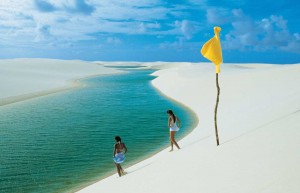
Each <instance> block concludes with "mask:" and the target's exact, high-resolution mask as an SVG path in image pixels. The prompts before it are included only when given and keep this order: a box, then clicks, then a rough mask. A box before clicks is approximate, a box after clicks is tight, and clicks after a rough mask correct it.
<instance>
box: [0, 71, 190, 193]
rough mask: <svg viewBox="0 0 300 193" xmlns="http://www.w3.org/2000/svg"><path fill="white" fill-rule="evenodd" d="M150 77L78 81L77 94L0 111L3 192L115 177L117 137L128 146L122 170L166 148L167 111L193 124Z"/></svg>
mask: <svg viewBox="0 0 300 193" xmlns="http://www.w3.org/2000/svg"><path fill="white" fill-rule="evenodd" d="M152 72H153V71H150V70H128V73H125V74H119V75H110V76H100V77H94V78H89V79H85V80H82V81H81V82H83V83H84V84H85V85H86V86H85V87H83V88H80V89H74V90H71V91H66V92H61V93H56V94H52V95H48V96H44V97H39V98H35V99H31V100H26V101H23V102H18V103H14V104H10V105H6V106H2V107H0V117H1V122H0V150H1V154H0V179H1V180H0V192H1V193H2V192H3V193H4V192H5V193H16V192H18V193H20V192H64V191H70V190H74V189H76V188H78V187H81V186H84V185H88V184H90V183H92V182H94V181H96V180H99V179H101V178H102V177H104V176H106V175H109V174H111V173H112V172H115V166H114V164H113V162H112V151H113V145H114V136H115V135H120V136H121V137H122V141H123V142H125V143H126V145H127V147H128V150H129V151H128V154H127V157H126V163H124V167H126V166H129V165H132V164H133V163H136V162H138V161H140V160H141V159H143V158H145V157H147V156H149V155H151V154H154V153H156V152H158V151H159V150H161V149H162V148H164V147H166V146H167V145H168V137H169V136H168V135H169V133H168V128H167V114H166V110H167V109H173V110H174V111H175V113H176V114H177V115H178V116H179V117H180V118H181V120H182V122H183V128H182V129H181V130H180V132H178V136H177V137H178V138H180V137H183V136H184V135H185V134H187V133H188V132H189V131H190V130H191V129H192V127H193V126H194V124H195V116H194V115H193V114H192V113H191V112H190V111H188V110H187V109H186V108H184V107H183V106H181V105H179V104H178V103H175V102H174V101H170V100H169V99H166V98H165V97H163V96H161V95H160V94H159V93H158V92H157V91H156V90H155V89H154V88H153V87H152V86H151V84H150V81H151V80H152V79H153V78H155V77H153V76H150V74H151V73H152Z"/></svg>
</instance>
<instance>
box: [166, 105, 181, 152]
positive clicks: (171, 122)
mask: <svg viewBox="0 0 300 193" xmlns="http://www.w3.org/2000/svg"><path fill="white" fill-rule="evenodd" d="M167 113H168V116H169V118H168V127H169V128H170V143H171V150H170V151H173V145H175V146H176V147H177V148H178V149H180V147H179V145H178V144H177V142H176V140H175V134H176V132H177V131H179V128H180V126H181V122H180V120H179V118H178V117H177V116H175V115H174V113H173V111H172V110H167ZM177 123H178V126H177Z"/></svg>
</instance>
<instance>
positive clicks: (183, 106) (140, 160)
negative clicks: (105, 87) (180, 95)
mask: <svg viewBox="0 0 300 193" xmlns="http://www.w3.org/2000/svg"><path fill="white" fill-rule="evenodd" d="M112 67H114V66H112ZM141 69H149V66H143V68H141ZM158 70H159V69H155V72H156V71H158ZM155 72H154V73H155ZM150 75H151V76H153V75H152V74H150ZM150 84H151V87H152V88H153V89H154V90H155V91H156V92H157V93H159V95H161V96H162V97H164V98H166V99H167V100H169V101H172V102H173V103H176V104H177V105H179V106H182V108H184V109H186V110H187V111H188V112H189V113H190V114H192V115H193V121H194V122H195V123H194V124H193V126H192V128H189V129H188V131H185V133H184V134H183V135H182V136H180V138H178V140H177V141H178V142H180V141H181V140H182V139H184V138H185V137H187V136H188V135H189V134H190V133H192V132H193V130H194V129H196V127H197V125H198V124H199V118H198V116H197V114H196V113H195V112H194V111H193V110H192V109H191V108H190V107H188V106H186V105H185V104H184V103H181V102H180V101H177V100H175V99H173V98H172V97H171V96H167V95H165V94H164V93H163V92H162V91H161V90H159V89H158V88H157V87H156V86H154V85H153V80H151V81H150ZM169 147H170V145H169V144H168V145H165V146H163V147H161V148H158V149H157V150H155V151H154V152H151V153H149V154H147V155H145V156H143V157H141V158H140V159H138V160H137V161H135V162H133V163H130V164H129V165H128V166H126V168H124V169H125V170H127V169H128V168H131V167H134V166H136V165H139V164H143V163H144V162H145V161H146V160H149V159H151V158H153V157H155V156H158V154H160V153H161V152H162V151H168V148H169ZM115 175H116V171H115V170H114V171H112V172H109V173H108V174H106V175H104V176H102V177H99V178H98V179H97V180H95V181H94V182H91V183H89V184H86V185H83V186H80V187H79V188H74V189H72V190H67V191H66V192H65V193H73V192H80V191H82V190H84V189H85V188H87V187H89V186H92V185H93V184H95V183H98V182H101V181H103V180H106V179H108V178H110V177H112V176H115Z"/></svg>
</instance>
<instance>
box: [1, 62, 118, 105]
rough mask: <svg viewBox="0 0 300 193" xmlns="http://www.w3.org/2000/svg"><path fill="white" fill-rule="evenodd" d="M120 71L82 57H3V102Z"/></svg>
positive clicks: (65, 87) (3, 103)
mask: <svg viewBox="0 0 300 193" xmlns="http://www.w3.org/2000/svg"><path fill="white" fill-rule="evenodd" d="M119 72H120V71H118V70H115V69H111V68H105V67H103V66H100V65H97V64H95V63H91V62H84V61H79V60H55V59H8V60H0V82H1V84H0V90H1V93H0V105H5V104H9V103H13V102H16V101H22V100H24V99H28V98H33V97H37V96H41V95H46V94H50V93H53V92H57V91H61V90H65V89H69V88H74V87H76V86H78V85H76V80H77V79H80V78H84V77H87V76H94V75H101V74H113V73H119Z"/></svg>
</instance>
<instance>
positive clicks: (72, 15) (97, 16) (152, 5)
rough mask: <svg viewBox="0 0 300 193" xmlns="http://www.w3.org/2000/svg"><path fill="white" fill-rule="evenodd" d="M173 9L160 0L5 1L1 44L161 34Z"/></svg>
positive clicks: (0, 23)
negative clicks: (122, 34) (106, 34)
mask: <svg viewBox="0 0 300 193" xmlns="http://www.w3.org/2000/svg"><path fill="white" fill-rule="evenodd" d="M171 11H173V13H175V12H176V9H175V8H167V7H164V6H162V3H161V1H160V0H131V1H127V0H101V1H98V0H22V1H19V0H1V2H0V32H2V33H1V34H2V38H1V39H0V44H1V42H2V44H5V43H6V42H7V41H13V42H18V41H24V42H26V41H27V42H28V44H32V43H33V42H40V41H47V39H48V41H57V42H59V41H61V42H65V41H80V40H91V39H94V38H95V36H94V35H93V34H96V33H124V34H159V31H162V32H163V31H164V29H162V25H161V24H160V23H159V22H158V21H162V20H166V19H168V17H170V15H168V14H170V12H171ZM45 26H47V27H45ZM46 28H47V33H48V34H47V35H46V34H45V32H46ZM43 30H44V31H43ZM12 31H13V33H11V32H12ZM42 32H43V33H42ZM17 35H18V38H17V39H16V36H17ZM55 44H57V45H59V43H55Z"/></svg>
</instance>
